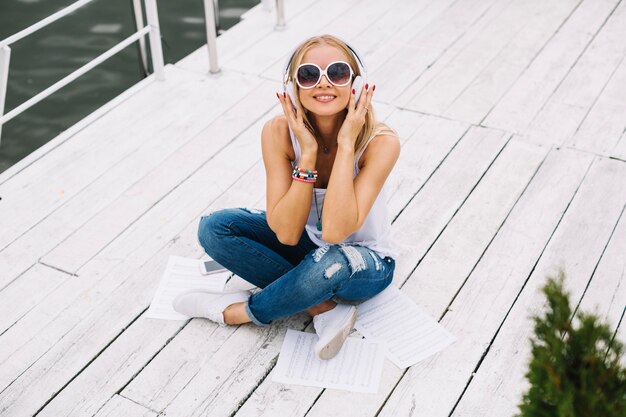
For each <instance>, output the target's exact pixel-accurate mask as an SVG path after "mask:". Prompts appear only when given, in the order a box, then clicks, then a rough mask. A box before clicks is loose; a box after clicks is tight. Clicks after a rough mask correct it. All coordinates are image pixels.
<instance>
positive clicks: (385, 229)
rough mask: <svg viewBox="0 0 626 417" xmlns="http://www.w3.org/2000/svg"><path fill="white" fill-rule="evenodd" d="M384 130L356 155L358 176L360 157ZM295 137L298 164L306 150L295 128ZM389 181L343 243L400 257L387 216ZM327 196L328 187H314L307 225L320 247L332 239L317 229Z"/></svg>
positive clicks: (383, 254)
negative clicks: (303, 149)
mask: <svg viewBox="0 0 626 417" xmlns="http://www.w3.org/2000/svg"><path fill="white" fill-rule="evenodd" d="M379 133H380V131H375V132H374V133H373V134H372V136H371V137H370V138H368V139H367V141H366V142H365V146H363V149H361V150H360V151H359V152H358V153H357V154H356V155H355V156H354V177H356V175H357V174H358V173H359V158H361V155H363V152H365V149H366V148H367V146H368V145H369V143H370V141H371V140H372V139H374V137H376V135H378V134H379ZM289 134H290V136H291V145H292V146H293V150H294V153H295V156H296V159H295V161H293V162H292V165H298V164H299V162H300V157H301V156H302V151H301V150H300V144H299V143H298V140H297V139H296V138H295V136H294V134H293V132H292V131H291V129H289ZM386 188H387V184H386V183H385V184H384V185H383V188H382V189H381V190H380V193H379V194H378V197H376V200H375V201H374V204H373V205H372V208H371V209H370V212H369V213H368V215H367V218H366V219H365V222H364V223H363V225H361V227H360V228H359V230H357V231H356V232H354V233H352V234H351V235H350V236H348V237H347V238H346V239H345V240H344V241H343V242H342V243H352V244H358V245H361V246H365V247H367V248H369V249H371V250H373V251H374V252H376V253H377V254H378V255H379V256H380V257H381V258H384V257H386V256H389V257H391V258H394V259H395V258H396V257H397V255H398V252H397V248H396V245H395V242H394V241H393V239H392V237H391V222H390V221H389V217H388V215H387V199H386V197H385V194H386V193H385V189H386ZM325 195H326V189H323V188H313V201H312V202H311V210H310V211H309V218H308V219H307V222H306V226H305V227H304V228H305V230H306V232H307V234H308V235H309V238H311V240H312V241H313V242H314V243H315V244H316V245H318V246H324V245H327V244H328V242H326V241H324V240H323V239H322V232H321V231H320V230H317V222H318V213H319V214H320V216H319V217H320V219H321V211H322V210H323V206H324V197H325ZM316 198H317V209H316V206H315V199H316Z"/></svg>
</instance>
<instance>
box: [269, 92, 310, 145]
mask: <svg viewBox="0 0 626 417" xmlns="http://www.w3.org/2000/svg"><path fill="white" fill-rule="evenodd" d="M276 96H277V97H278V100H279V101H280V104H281V106H283V113H285V117H286V118H287V123H289V127H290V128H291V130H292V131H293V134H294V135H295V137H296V140H297V141H298V143H299V144H300V149H302V153H303V154H313V155H316V154H317V140H315V136H313V134H312V133H311V131H310V130H309V129H307V127H306V125H305V124H304V119H303V117H302V114H303V113H304V112H303V109H302V106H301V105H300V103H299V102H298V101H297V100H296V106H297V109H296V111H295V112H294V109H293V105H292V104H291V99H290V98H289V96H287V93H276Z"/></svg>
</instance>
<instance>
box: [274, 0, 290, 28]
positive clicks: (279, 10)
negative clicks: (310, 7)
mask: <svg viewBox="0 0 626 417" xmlns="http://www.w3.org/2000/svg"><path fill="white" fill-rule="evenodd" d="M286 27H287V24H286V23H285V2H284V1H283V0H276V26H275V27H274V29H276V30H285V28H286Z"/></svg>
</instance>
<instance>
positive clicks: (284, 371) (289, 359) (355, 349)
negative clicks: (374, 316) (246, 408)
mask: <svg viewBox="0 0 626 417" xmlns="http://www.w3.org/2000/svg"><path fill="white" fill-rule="evenodd" d="M317 340H318V338H317V335H316V334H314V333H305V332H298V331H295V330H291V329H288V330H287V334H286V335H285V340H284V342H283V346H282V348H281V350H280V355H279V357H278V363H277V364H276V367H275V368H274V375H273V377H272V380H273V381H274V382H280V383H283V384H296V385H308V386H314V387H323V388H334V389H342V390H346V391H356V392H368V393H376V392H378V386H379V384H380V378H381V374H382V370H383V362H384V359H385V355H384V350H383V349H382V347H381V346H380V344H379V343H376V342H372V341H368V340H364V339H361V338H356V337H353V338H350V337H349V338H348V339H346V341H345V343H344V345H343V347H342V349H341V351H340V352H339V353H338V354H337V356H335V357H334V358H332V359H329V360H321V359H319V358H318V357H317V356H316V355H315V343H316V342H317Z"/></svg>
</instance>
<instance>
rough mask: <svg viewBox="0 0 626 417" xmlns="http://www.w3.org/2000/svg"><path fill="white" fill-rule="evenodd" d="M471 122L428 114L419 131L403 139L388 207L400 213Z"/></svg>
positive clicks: (391, 184)
mask: <svg viewBox="0 0 626 417" xmlns="http://www.w3.org/2000/svg"><path fill="white" fill-rule="evenodd" d="M468 128H469V126H468V125H467V124H465V123H460V122H455V121H452V120H446V119H441V118H435V117H430V116H424V117H423V118H422V123H421V124H420V126H419V128H418V129H417V131H415V132H414V133H413V135H412V136H411V137H410V138H409V139H410V140H406V141H404V142H403V143H402V149H401V155H402V156H401V159H400V160H399V162H398V164H397V166H396V167H395V168H394V170H393V171H392V173H391V175H390V178H389V181H388V185H386V187H387V189H386V192H387V210H388V212H389V213H394V216H397V215H398V213H400V212H401V211H402V210H403V209H404V207H405V206H406V205H407V204H408V202H409V201H410V200H411V199H412V198H413V197H414V196H415V194H417V192H418V191H419V189H420V188H421V187H422V186H423V185H424V183H426V181H427V180H428V178H429V177H430V175H432V173H433V172H434V171H435V170H436V169H437V166H439V164H441V161H443V160H444V159H445V157H446V156H447V155H448V154H449V153H450V151H451V150H452V149H453V148H454V146H455V145H456V144H457V142H458V141H459V140H460V139H461V138H462V137H463V135H464V134H465V133H466V132H467V130H468Z"/></svg>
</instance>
